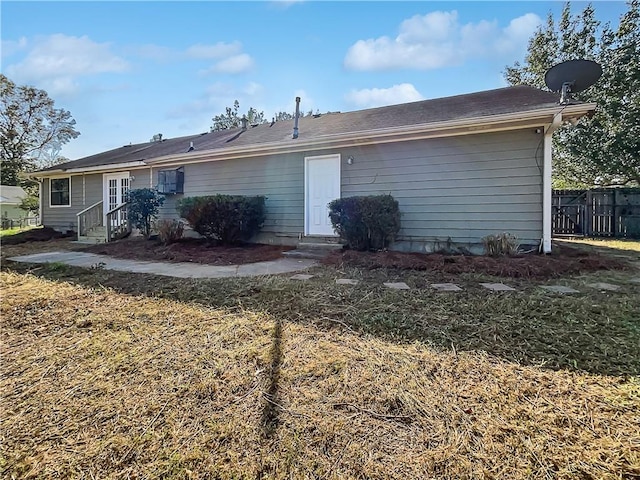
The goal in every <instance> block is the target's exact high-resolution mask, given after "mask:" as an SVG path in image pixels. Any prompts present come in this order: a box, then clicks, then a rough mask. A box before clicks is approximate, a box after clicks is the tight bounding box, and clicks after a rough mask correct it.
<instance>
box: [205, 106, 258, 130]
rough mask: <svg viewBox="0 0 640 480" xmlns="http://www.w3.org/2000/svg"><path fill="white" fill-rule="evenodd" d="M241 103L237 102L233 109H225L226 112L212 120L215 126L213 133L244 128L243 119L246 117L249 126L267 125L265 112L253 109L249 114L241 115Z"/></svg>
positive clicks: (250, 109)
mask: <svg viewBox="0 0 640 480" xmlns="http://www.w3.org/2000/svg"><path fill="white" fill-rule="evenodd" d="M239 110H240V102H238V100H235V101H234V102H233V107H227V108H225V112H224V113H222V114H220V115H216V116H215V117H213V118H212V120H213V125H212V126H211V131H212V132H218V131H220V130H229V129H231V128H238V127H241V126H242V117H245V118H246V119H247V121H248V122H249V125H255V124H256V123H265V119H264V112H258V110H256V109H255V108H253V107H250V108H249V110H247V113H245V114H243V115H239V114H238V112H239Z"/></svg>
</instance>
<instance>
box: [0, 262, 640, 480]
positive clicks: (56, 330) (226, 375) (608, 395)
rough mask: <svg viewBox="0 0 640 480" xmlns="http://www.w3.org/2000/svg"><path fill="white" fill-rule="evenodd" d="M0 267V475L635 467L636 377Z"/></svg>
mask: <svg viewBox="0 0 640 480" xmlns="http://www.w3.org/2000/svg"><path fill="white" fill-rule="evenodd" d="M95 274H96V275H99V274H100V272H96V273H95ZM0 275H1V279H2V290H3V294H2V303H1V313H2V333H1V339H2V359H3V361H2V367H1V373H2V376H1V377H0V388H1V391H2V399H1V402H2V404H1V408H2V412H3V428H2V438H1V442H0V443H1V447H0V448H1V458H2V460H1V462H2V463H1V464H0V468H1V470H0V472H1V473H2V476H3V477H4V478H12V477H15V478H229V479H231V478H252V479H254V478H330V479H333V478H335V479H338V478H380V479H382V478H403V479H407V478H496V479H497V478H510V479H521V478H531V479H534V478H535V479H539V478H554V479H555V478H598V479H600V478H603V479H606V478H611V479H614V478H616V479H618V478H634V476H638V475H640V456H639V449H640V434H639V432H640V416H639V415H638V411H639V409H640V383H639V381H638V379H637V378H633V377H631V378H625V377H609V376H604V375H592V374H585V373H577V372H568V371H566V370H560V371H551V370H546V369H543V368H540V367H536V366H521V365H518V364H516V363H513V362H508V361H505V360H500V359H498V358H496V357H491V356H488V355H486V354H483V353H475V352H471V351H470V352H463V353H460V352H455V351H444V350H436V349H433V348H431V347H429V346H428V344H427V343H425V342H412V343H408V344H402V345H400V344H397V343H394V342H392V341H389V340H384V339H381V338H378V337H374V336H371V335H367V334H363V333H356V332H355V331H352V330H350V328H349V327H346V326H345V327H343V326H342V325H339V324H334V326H335V328H323V327H322V325H321V324H317V323H313V322H304V321H300V322H293V321H291V320H290V319H287V318H286V317H283V316H278V317H274V316H272V315H270V314H267V313H264V312H265V310H262V309H259V308H252V309H244V310H242V309H238V308H233V309H231V308H220V307H217V308H214V307H208V306H205V305H202V304H196V303H191V302H186V303H185V302H178V301H174V300H167V299H160V298H150V297H148V296H136V295H130V294H124V293H119V292H117V291H113V290H111V289H107V288H104V287H100V286H99V284H98V285H97V286H95V287H94V288H86V287H80V286H77V285H71V284H69V283H67V282H65V281H52V280H47V279H42V278H36V277H34V276H32V275H29V274H19V273H11V272H2V273H1V274H0ZM199 285H200V286H201V287H200V288H205V287H207V286H208V288H210V289H211V291H210V293H211V295H213V296H215V295H217V293H216V292H215V289H216V288H222V289H224V288H228V287H225V284H222V283H206V282H205V283H200V284H199ZM252 285H253V284H252ZM283 285H284V282H279V283H278V282H277V281H274V284H273V285H272V287H273V289H272V290H271V291H270V293H269V294H270V295H271V296H273V295H277V291H278V289H280V290H279V291H281V292H282V293H283V294H285V290H284V287H283ZM189 286H194V287H195V283H193V284H189V285H186V286H184V287H183V288H189ZM276 287H277V288H276ZM247 288H249V286H247ZM252 288H255V285H253V287H252ZM185 295H186V292H185ZM236 307H237V303H236ZM323 313H324V314H326V310H323ZM345 325H346V324H345Z"/></svg>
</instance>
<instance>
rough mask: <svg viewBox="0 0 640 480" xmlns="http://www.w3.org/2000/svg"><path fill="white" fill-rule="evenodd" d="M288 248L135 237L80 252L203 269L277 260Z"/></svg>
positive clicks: (201, 240) (194, 239) (197, 239)
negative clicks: (203, 266) (201, 265)
mask: <svg viewBox="0 0 640 480" xmlns="http://www.w3.org/2000/svg"><path fill="white" fill-rule="evenodd" d="M292 248H293V247H286V246H282V245H259V244H245V245H240V246H221V245H214V244H212V243H210V242H207V241H206V240H204V239H199V238H183V239H182V240H180V241H178V242H176V243H172V244H170V245H163V244H162V243H161V242H159V241H156V240H145V239H144V238H141V237H135V238H127V239H124V240H120V241H117V242H112V243H103V244H99V245H93V246H91V247H88V248H87V249H85V250H84V251H85V252H90V253H97V254H101V255H109V256H112V257H117V258H128V259H133V260H151V261H163V262H193V263H204V264H207V265H241V264H245V263H254V262H265V261H268V260H277V259H278V258H281V257H282V252H285V251H287V250H291V249H292Z"/></svg>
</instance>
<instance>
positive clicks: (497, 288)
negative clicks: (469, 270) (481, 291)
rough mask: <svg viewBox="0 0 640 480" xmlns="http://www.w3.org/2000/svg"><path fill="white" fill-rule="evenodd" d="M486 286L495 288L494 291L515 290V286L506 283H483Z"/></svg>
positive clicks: (491, 288) (490, 288) (489, 288)
mask: <svg viewBox="0 0 640 480" xmlns="http://www.w3.org/2000/svg"><path fill="white" fill-rule="evenodd" d="M480 285H482V286H483V287H484V288H486V289H488V290H493V291H494V292H515V290H516V289H515V288H513V287H510V286H509V285H505V284H504V283H481V284H480Z"/></svg>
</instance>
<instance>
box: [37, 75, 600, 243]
mask: <svg viewBox="0 0 640 480" xmlns="http://www.w3.org/2000/svg"><path fill="white" fill-rule="evenodd" d="M594 108H595V105H594V104H581V103H579V102H578V103H575V104H568V105H558V103H557V98H556V96H555V95H554V94H552V93H549V92H543V91H540V90H537V89H534V88H531V87H524V86H520V87H508V88H504V89H498V90H492V91H486V92H478V93H474V94H466V95H460V96H456V97H448V98H444V99H435V100H426V101H421V102H414V103H410V104H402V105H392V106H389V107H379V108H376V109H369V110H361V111H356V112H346V113H343V114H341V113H329V114H324V115H314V116H313V117H312V118H311V117H304V118H300V128H299V130H298V129H296V128H294V121H285V122H272V123H271V124H261V125H254V126H251V128H249V126H248V125H246V124H245V125H244V126H243V128H238V129H234V130H228V131H223V132H211V133H203V134H199V135H194V136H190V137H180V138H175V139H164V140H163V139H162V138H161V136H159V135H158V136H156V137H159V138H160V140H159V141H154V142H149V143H146V144H138V145H125V146H123V147H120V148H117V149H114V150H111V151H108V152H102V153H99V154H97V155H94V156H90V157H85V158H83V159H79V160H76V161H72V162H68V163H66V164H63V165H58V166H56V167H52V168H51V169H47V170H44V171H42V172H38V173H36V177H37V178H38V179H39V180H40V182H41V183H40V184H41V192H42V195H41V211H42V218H43V223H44V224H45V225H47V226H50V227H53V228H56V229H58V230H77V231H78V233H79V236H80V237H82V236H83V235H85V232H86V231H90V230H91V229H94V230H95V229H96V228H97V229H100V228H103V227H104V226H105V225H106V226H107V227H106V231H107V234H106V237H105V236H104V235H103V233H100V235H102V238H103V240H104V239H105V238H106V240H107V241H108V240H110V239H111V238H114V237H112V236H111V235H110V233H109V232H111V230H112V227H113V228H115V229H118V228H120V227H121V226H122V225H126V223H127V222H126V213H124V212H126V210H125V206H124V205H123V202H124V193H125V192H126V190H127V189H130V188H131V189H136V188H145V187H149V188H158V190H159V191H162V192H168V191H171V192H175V193H173V194H169V195H167V197H166V202H165V204H164V206H163V207H162V211H161V215H160V218H166V219H171V218H177V217H178V214H177V212H176V203H177V202H178V201H179V200H180V199H181V198H185V197H191V196H201V195H214V194H234V195H264V196H265V197H267V200H266V221H265V223H264V227H263V228H262V231H261V233H260V234H259V235H258V236H257V237H256V238H255V239H254V240H255V241H256V242H261V243H273V244H288V245H295V244H297V243H298V242H299V241H301V240H304V239H312V240H315V239H318V238H320V239H323V238H324V239H326V238H327V237H333V238H335V233H334V231H333V228H332V226H331V223H330V220H329V216H328V208H327V204H328V203H329V202H330V201H332V200H334V199H336V198H339V197H349V196H360V195H379V194H390V195H392V196H393V197H394V198H395V199H396V200H398V202H399V206H400V211H401V214H402V218H401V225H402V226H401V230H400V232H399V235H398V237H397V241H396V242H395V243H394V244H393V245H392V246H391V248H392V249H396V250H403V251H416V252H430V251H434V250H440V249H452V248H453V249H456V248H458V249H460V248H464V249H467V250H471V251H474V252H480V251H481V250H482V238H483V237H485V236H487V235H490V234H499V233H505V232H506V233H510V234H513V235H515V236H516V237H517V238H518V240H519V241H520V243H521V244H522V245H530V246H537V245H541V246H542V249H543V251H545V252H549V251H551V143H552V133H553V131H554V130H555V129H557V128H558V127H559V126H560V125H561V124H562V123H563V122H566V121H575V120H576V119H577V118H580V117H581V116H583V115H585V114H587V113H589V112H591V111H593V110H594ZM297 122H298V121H297V120H295V124H296V126H297ZM294 130H295V131H296V133H298V132H299V135H298V134H296V135H292V133H293V131H294ZM178 178H180V179H183V180H184V181H183V182H177V183H176V182H175V180H176V179H178ZM167 179H173V180H171V182H172V183H171V184H170V185H169V184H167V182H168V181H169V180H167ZM178 184H179V187H178V188H176V187H177V186H178Z"/></svg>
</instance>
